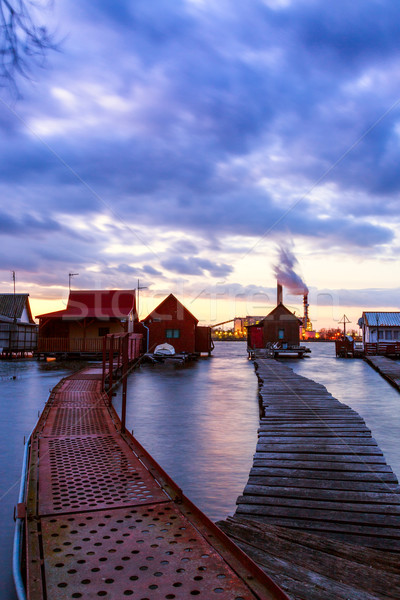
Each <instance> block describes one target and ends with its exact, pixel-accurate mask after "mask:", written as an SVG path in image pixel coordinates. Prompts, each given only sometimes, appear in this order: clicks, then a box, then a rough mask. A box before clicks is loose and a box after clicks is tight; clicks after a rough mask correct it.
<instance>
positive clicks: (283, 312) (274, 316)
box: [248, 302, 303, 327]
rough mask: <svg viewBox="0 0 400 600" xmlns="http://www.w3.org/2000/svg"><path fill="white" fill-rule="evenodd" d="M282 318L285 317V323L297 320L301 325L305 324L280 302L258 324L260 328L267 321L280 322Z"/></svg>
mask: <svg viewBox="0 0 400 600" xmlns="http://www.w3.org/2000/svg"><path fill="white" fill-rule="evenodd" d="M281 317H283V319H282V320H285V321H291V320H294V319H295V320H296V321H298V322H299V323H300V324H301V323H302V322H303V321H302V319H300V318H299V317H296V315H295V314H293V313H292V312H291V311H290V310H289V309H288V308H286V306H285V305H284V304H282V302H280V303H279V304H278V305H277V306H275V308H273V309H272V310H271V312H270V313H268V314H267V316H266V317H264V318H263V319H262V321H260V322H259V323H258V327H259V326H260V325H263V323H264V322H265V321H275V320H279V319H280V318H281ZM254 326H255V327H257V325H248V327H254Z"/></svg>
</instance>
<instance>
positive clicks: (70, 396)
mask: <svg viewBox="0 0 400 600" xmlns="http://www.w3.org/2000/svg"><path fill="white" fill-rule="evenodd" d="M63 404H64V405H66V406H74V407H75V406H104V400H103V398H102V396H101V395H100V394H96V393H95V392H59V393H57V394H56V396H55V398H54V400H53V406H54V407H58V406H60V405H63Z"/></svg>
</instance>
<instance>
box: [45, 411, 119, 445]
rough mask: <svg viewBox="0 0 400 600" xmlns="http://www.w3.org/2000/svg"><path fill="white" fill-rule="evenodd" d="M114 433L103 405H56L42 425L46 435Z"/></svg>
mask: <svg viewBox="0 0 400 600" xmlns="http://www.w3.org/2000/svg"><path fill="white" fill-rule="evenodd" d="M113 433H115V427H114V425H113V424H112V422H111V420H110V418H109V415H108V412H107V409H106V407H105V406H100V407H96V406H95V407H93V406H87V407H83V408H82V407H79V406H73V407H71V406H67V407H63V406H60V407H58V409H57V410H53V411H51V412H50V414H49V416H48V418H47V420H46V423H45V425H44V427H43V431H42V435H43V436H46V437H49V436H50V437H73V436H87V435H104V434H113Z"/></svg>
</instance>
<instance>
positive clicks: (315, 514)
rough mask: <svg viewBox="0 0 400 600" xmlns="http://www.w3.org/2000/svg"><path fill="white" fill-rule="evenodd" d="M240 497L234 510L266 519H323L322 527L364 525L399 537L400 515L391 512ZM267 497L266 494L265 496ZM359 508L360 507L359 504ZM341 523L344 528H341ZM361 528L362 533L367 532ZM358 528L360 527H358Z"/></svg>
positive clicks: (393, 536) (309, 521)
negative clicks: (371, 511)
mask: <svg viewBox="0 0 400 600" xmlns="http://www.w3.org/2000/svg"><path fill="white" fill-rule="evenodd" d="M242 498H243V497H241V496H239V498H238V505H237V513H238V514H249V515H259V516H264V517H266V518H268V519H269V518H270V517H281V518H283V519H296V520H298V521H301V520H303V521H307V523H311V522H315V521H319V522H322V527H321V529H324V527H325V526H326V523H328V522H329V523H331V524H333V523H334V524H336V525H337V527H336V529H337V530H340V531H342V530H343V531H344V532H346V531H347V524H351V523H352V524H353V525H357V526H358V527H362V528H366V529H367V530H368V532H369V533H371V531H372V527H375V533H376V535H381V536H385V535H386V536H390V537H392V538H396V539H397V538H398V539H399V540H400V527H399V519H400V517H399V515H398V514H393V513H383V512H382V513H368V515H366V513H363V512H357V511H351V510H335V509H334V508H332V509H330V508H329V507H328V508H326V509H323V508H318V507H313V506H290V505H287V504H282V505H279V506H278V505H274V504H267V503H262V504H261V503H258V504H257V503H256V500H257V498H255V499H254V503H251V502H249V499H250V498H251V496H246V497H245V498H244V500H245V501H244V502H242ZM265 500H268V497H267V498H266V499H265ZM358 508H359V510H360V509H361V510H362V509H363V507H361V506H359V507H358ZM344 524H346V528H345V529H343V526H344ZM366 529H363V530H362V531H363V532H366ZM360 531H361V529H360Z"/></svg>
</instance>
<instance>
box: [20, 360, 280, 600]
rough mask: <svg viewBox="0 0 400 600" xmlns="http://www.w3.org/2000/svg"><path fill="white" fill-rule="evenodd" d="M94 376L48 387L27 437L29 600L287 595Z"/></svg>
mask: <svg viewBox="0 0 400 600" xmlns="http://www.w3.org/2000/svg"><path fill="white" fill-rule="evenodd" d="M101 388H102V369H98V368H87V369H85V370H83V371H81V372H79V373H78V374H75V375H72V376H70V377H68V378H66V379H64V380H62V381H61V382H60V383H59V384H58V385H57V386H56V387H55V388H54V390H53V391H52V393H51V395H50V398H49V400H48V402H47V404H46V406H45V409H44V412H43V414H42V416H41V418H40V419H39V422H38V424H37V426H36V428H35V430H34V432H33V434H32V436H31V442H30V444H31V446H30V457H29V466H28V478H27V496H26V499H25V502H22V503H20V504H19V505H18V518H19V519H20V520H23V522H24V523H25V538H26V547H25V552H24V556H25V567H26V569H25V574H26V595H27V598H28V600H53V599H54V600H63V599H71V600H72V599H75V598H83V599H85V600H88V599H97V600H98V599H99V598H105V599H106V600H107V599H118V600H121V599H122V598H125V597H126V598H128V597H132V599H137V600H160V599H170V600H173V599H188V598H192V597H199V598H204V599H205V600H211V599H212V598H216V599H219V600H248V599H255V598H258V599H282V600H284V599H286V600H287V596H286V595H285V594H284V593H283V592H282V591H281V590H280V589H279V588H278V587H277V586H276V585H275V584H274V583H273V582H272V580H271V579H270V578H269V577H267V576H266V575H265V573H263V571H261V570H260V569H259V568H258V567H257V566H256V565H255V563H253V562H252V561H251V560H250V559H249V558H248V557H247V556H246V555H245V554H244V553H242V552H241V551H240V550H239V549H238V548H237V546H235V545H234V544H233V543H232V542H231V541H230V540H229V539H228V538H227V537H226V536H225V535H224V534H223V533H222V532H221V531H220V530H219V529H218V528H217V527H216V526H215V525H214V524H213V523H212V522H211V521H209V519H208V518H207V517H205V516H204V515H203V514H202V513H201V512H200V511H199V510H198V509H197V508H196V507H195V506H194V505H193V504H192V503H191V502H190V501H189V500H188V499H187V498H186V497H185V496H184V495H183V494H182V491H181V490H180V489H179V488H178V486H177V485H176V484H175V483H174V482H173V481H172V480H171V479H170V478H169V476H168V475H167V474H166V473H165V472H164V471H163V470H162V469H161V467H160V466H159V465H157V463H156V462H155V461H154V460H153V459H152V457H151V456H150V455H149V454H148V453H147V452H146V450H145V449H144V448H143V447H142V446H141V445H140V444H139V443H138V442H137V440H135V439H134V438H133V437H132V436H131V435H130V434H129V433H126V432H124V433H122V432H121V423H120V421H119V418H118V416H117V414H116V413H115V411H114V409H113V408H112V407H111V406H109V401H108V397H107V395H106V394H104V393H103V392H102V391H101Z"/></svg>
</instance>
